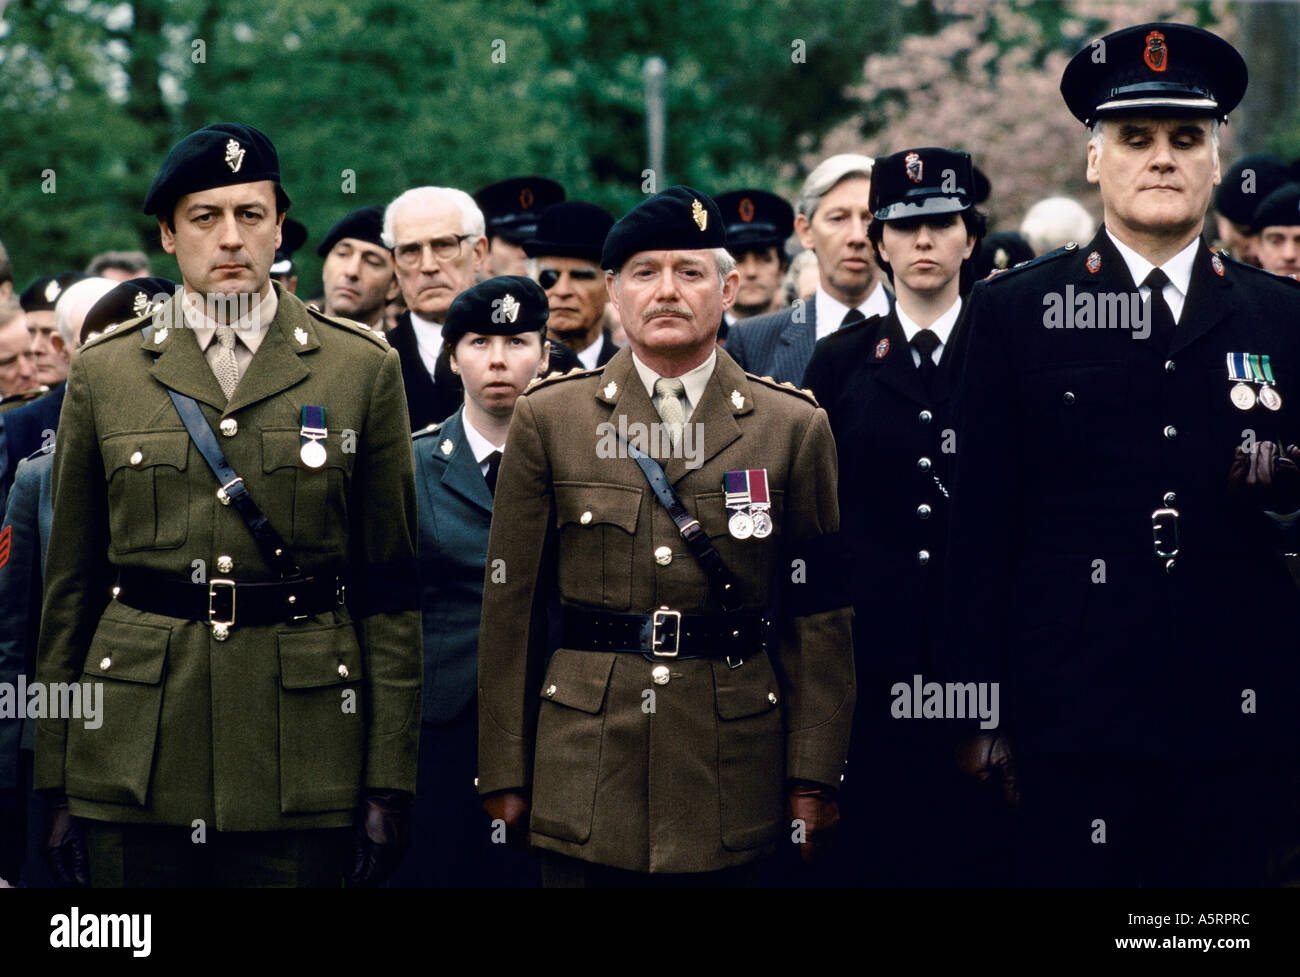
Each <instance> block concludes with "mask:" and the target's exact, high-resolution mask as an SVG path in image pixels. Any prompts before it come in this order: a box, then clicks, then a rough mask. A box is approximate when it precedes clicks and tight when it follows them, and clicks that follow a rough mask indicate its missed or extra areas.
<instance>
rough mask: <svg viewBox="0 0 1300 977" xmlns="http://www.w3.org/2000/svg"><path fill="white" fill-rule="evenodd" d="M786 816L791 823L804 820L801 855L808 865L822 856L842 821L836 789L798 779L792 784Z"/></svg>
mask: <svg viewBox="0 0 1300 977" xmlns="http://www.w3.org/2000/svg"><path fill="white" fill-rule="evenodd" d="M786 815H787V817H788V818H789V819H790V821H792V822H793V821H802V822H803V841H802V842H801V843H800V845H799V858H800V859H801V860H802V861H803V863H804V864H805V865H806V864H808V863H809V862H811V861H813V860H814V859H815V858H817V857H818V856H819V855H821V853H822V852H824V851H825V850H826V845H827V843H828V842H829V841H830V840H831V839H832V838H834V837H835V829H836V827H837V826H838V825H839V823H840V805H839V803H838V802H837V801H836V800H835V791H833V790H831V789H830V788H829V787H823V786H822V785H821V784H815V783H812V782H811V781H807V780H795V781H792V782H791V783H790V798H789V803H788V804H787V807H786ZM792 830H794V829H792Z"/></svg>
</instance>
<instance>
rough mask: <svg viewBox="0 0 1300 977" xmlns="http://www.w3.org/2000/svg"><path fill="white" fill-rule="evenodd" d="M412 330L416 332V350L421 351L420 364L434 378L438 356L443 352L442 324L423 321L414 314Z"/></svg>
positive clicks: (412, 316) (412, 315) (412, 314)
mask: <svg viewBox="0 0 1300 977" xmlns="http://www.w3.org/2000/svg"><path fill="white" fill-rule="evenodd" d="M411 328H412V329H414V330H415V348H416V349H418V350H419V351H420V362H422V363H423V364H424V368H425V369H426V370H428V371H429V376H430V377H432V376H433V375H434V372H435V371H436V370H437V368H438V355H439V354H440V353H441V352H442V323H441V322H431V321H430V320H428V319H421V318H420V317H419V316H418V315H416V314H415V313H414V312H412V313H411Z"/></svg>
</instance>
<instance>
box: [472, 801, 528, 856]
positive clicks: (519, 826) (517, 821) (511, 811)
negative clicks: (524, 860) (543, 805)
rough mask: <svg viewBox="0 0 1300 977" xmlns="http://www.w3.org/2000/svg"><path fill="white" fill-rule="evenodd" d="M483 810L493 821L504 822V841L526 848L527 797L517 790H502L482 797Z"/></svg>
mask: <svg viewBox="0 0 1300 977" xmlns="http://www.w3.org/2000/svg"><path fill="white" fill-rule="evenodd" d="M483 810H484V811H486V812H487V816H488V817H489V818H491V819H492V820H493V821H504V822H505V825H506V841H507V842H509V843H510V844H512V845H517V846H518V847H520V848H526V847H528V797H527V796H526V795H525V794H524V793H523V792H522V791H518V790H502V791H497V792H496V793H495V794H487V795H485V796H484V797H483Z"/></svg>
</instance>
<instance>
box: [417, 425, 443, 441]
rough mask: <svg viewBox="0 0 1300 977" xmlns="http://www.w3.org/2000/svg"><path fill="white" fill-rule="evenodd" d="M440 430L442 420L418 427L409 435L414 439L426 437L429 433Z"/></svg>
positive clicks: (435, 432)
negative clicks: (418, 428)
mask: <svg viewBox="0 0 1300 977" xmlns="http://www.w3.org/2000/svg"><path fill="white" fill-rule="evenodd" d="M441 430H442V421H439V422H438V423H436V424H430V425H429V426H428V427H423V428H420V430H418V431H416V432H415V433H414V434H412V435H411V440H412V441H414V440H415V439H416V438H427V437H429V436H430V435H431V434H437V433H438V432H439V431H441Z"/></svg>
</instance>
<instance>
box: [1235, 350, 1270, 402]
mask: <svg viewBox="0 0 1300 977" xmlns="http://www.w3.org/2000/svg"><path fill="white" fill-rule="evenodd" d="M1227 361H1228V379H1229V380H1232V381H1233V387H1232V389H1231V390H1230V391H1229V392H1228V396H1229V398H1230V399H1231V400H1232V405H1233V406H1234V407H1236V408H1237V409H1238V410H1250V409H1251V408H1253V407H1254V406H1255V404H1256V403H1260V404H1262V405H1263V406H1264V407H1265V408H1266V409H1267V410H1279V409H1281V407H1282V395H1281V394H1279V393H1278V392H1277V389H1276V388H1275V387H1274V386H1273V384H1275V383H1276V382H1277V381H1276V380H1275V379H1274V377H1273V365H1272V363H1271V362H1270V361H1269V358H1268V354H1267V353H1264V354H1259V353H1229V354H1228V355H1227ZM1252 384H1254V385H1256V386H1258V387H1259V392H1258V393H1256V391H1255V389H1254V387H1253V386H1252Z"/></svg>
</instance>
